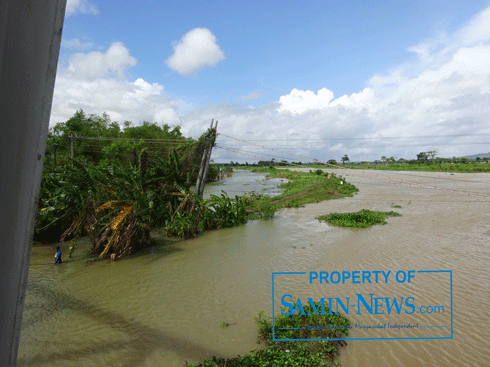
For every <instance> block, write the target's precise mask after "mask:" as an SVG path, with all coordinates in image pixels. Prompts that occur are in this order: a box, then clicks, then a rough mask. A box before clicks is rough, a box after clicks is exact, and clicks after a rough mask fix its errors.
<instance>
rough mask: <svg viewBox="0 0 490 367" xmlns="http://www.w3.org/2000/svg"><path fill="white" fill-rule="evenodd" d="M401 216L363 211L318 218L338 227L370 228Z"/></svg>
mask: <svg viewBox="0 0 490 367" xmlns="http://www.w3.org/2000/svg"><path fill="white" fill-rule="evenodd" d="M399 216H401V214H399V213H396V212H393V211H391V212H381V211H377V212H373V211H371V210H367V209H362V210H360V211H358V212H355V213H332V214H328V215H322V216H320V217H318V219H319V220H321V221H325V222H327V223H330V224H332V225H334V226H338V227H348V228H368V227H371V226H374V225H375V224H386V220H385V219H386V218H387V217H399Z"/></svg>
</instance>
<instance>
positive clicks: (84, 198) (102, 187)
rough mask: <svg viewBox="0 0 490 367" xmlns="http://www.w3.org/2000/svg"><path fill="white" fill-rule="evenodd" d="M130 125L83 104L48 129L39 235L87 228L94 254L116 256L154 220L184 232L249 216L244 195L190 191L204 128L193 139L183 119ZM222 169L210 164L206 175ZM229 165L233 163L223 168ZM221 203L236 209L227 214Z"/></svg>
mask: <svg viewBox="0 0 490 367" xmlns="http://www.w3.org/2000/svg"><path fill="white" fill-rule="evenodd" d="M124 126H125V128H124V129H123V130H121V129H120V127H119V124H117V123H114V122H111V121H110V118H109V117H108V116H107V115H105V114H104V115H103V116H102V117H98V116H96V115H90V116H86V115H85V113H84V112H83V111H81V110H80V111H77V112H76V113H75V116H74V117H72V118H71V119H69V120H68V121H66V122H64V123H58V124H56V126H55V127H54V128H51V129H50V132H49V136H48V146H47V150H46V159H45V164H44V169H43V175H42V180H41V190H40V195H39V200H38V210H37V213H36V224H35V234H34V239H35V240H36V241H38V242H55V241H59V240H61V241H63V240H64V239H65V238H66V237H70V236H71V237H75V238H77V237H79V236H82V235H88V236H89V238H90V241H91V243H92V252H93V253H94V254H96V255H99V256H100V257H105V256H110V257H111V258H113V259H116V258H119V257H122V256H126V255H128V254H131V253H133V252H136V251H138V250H140V249H142V248H145V247H148V246H150V245H151V244H152V240H151V238H150V228H151V227H160V228H162V227H166V228H168V229H169V233H170V234H176V235H179V236H181V237H183V238H185V237H190V236H193V235H195V234H196V233H197V232H198V231H199V228H203V229H204V230H206V229H209V228H221V227H227V226H232V225H238V224H241V223H243V222H244V220H243V219H241V217H245V215H246V214H245V211H244V209H240V208H242V207H243V205H242V204H240V203H241V202H238V203H231V199H224V198H217V197H215V198H213V199H212V200H210V201H207V202H205V201H203V200H201V199H200V198H199V197H197V196H196V195H195V194H194V193H193V192H191V184H192V183H193V182H195V180H196V178H197V174H198V170H199V165H200V162H201V157H202V153H203V150H204V144H205V142H204V139H205V135H206V133H205V134H203V136H201V138H199V139H198V140H193V139H189V138H185V137H184V136H182V134H181V133H180V129H179V128H178V127H175V128H170V127H169V126H168V125H163V126H158V125H157V124H150V123H146V122H145V123H143V125H142V126H138V127H133V126H131V123H130V122H127V121H126V122H125V123H124ZM151 139H158V140H157V141H155V140H151ZM72 146H73V148H72ZM72 152H73V153H72ZM72 155H73V158H72ZM220 171H222V170H220V169H219V167H218V166H216V165H212V166H211V167H210V170H209V173H208V179H209V178H210V179H216V178H218V176H219V174H220ZM229 173H230V169H229V168H227V169H226V170H223V172H222V174H225V175H226V174H229ZM240 205H241V206H240ZM223 207H225V208H227V209H229V210H233V212H232V213H229V215H228V216H225V215H224V214H223V210H222V208H223ZM190 212H192V215H188V214H189V213H190ZM237 214H238V215H237ZM245 221H246V220H245ZM182 223H184V224H185V223H188V226H187V227H186V226H185V225H183V224H182Z"/></svg>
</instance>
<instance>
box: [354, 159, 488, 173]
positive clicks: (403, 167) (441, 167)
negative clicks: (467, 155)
mask: <svg viewBox="0 0 490 367" xmlns="http://www.w3.org/2000/svg"><path fill="white" fill-rule="evenodd" d="M349 168H355V169H378V170H386V171H423V172H462V173H476V172H490V163H478V162H467V163H437V161H436V163H433V164H428V163H419V164H407V163H395V164H350V165H349Z"/></svg>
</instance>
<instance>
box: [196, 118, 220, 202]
mask: <svg viewBox="0 0 490 367" xmlns="http://www.w3.org/2000/svg"><path fill="white" fill-rule="evenodd" d="M217 126H218V121H216V126H215V127H214V128H213V123H212V122H211V135H210V137H209V139H208V144H207V150H206V161H205V165H204V173H203V177H202V181H201V186H200V187H199V192H198V193H197V194H198V195H199V197H200V198H201V199H202V196H203V194H204V186H205V185H206V179H207V177H208V169H209V161H210V160H211V151H212V150H213V145H214V141H215V140H216V127H217Z"/></svg>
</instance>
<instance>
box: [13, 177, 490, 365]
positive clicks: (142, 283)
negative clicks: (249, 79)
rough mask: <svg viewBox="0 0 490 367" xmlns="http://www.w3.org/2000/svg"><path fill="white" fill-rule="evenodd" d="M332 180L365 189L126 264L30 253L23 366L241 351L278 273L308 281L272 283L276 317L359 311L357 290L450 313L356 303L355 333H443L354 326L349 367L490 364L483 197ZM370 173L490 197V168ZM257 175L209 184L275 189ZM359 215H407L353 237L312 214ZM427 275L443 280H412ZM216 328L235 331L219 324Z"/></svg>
mask: <svg viewBox="0 0 490 367" xmlns="http://www.w3.org/2000/svg"><path fill="white" fill-rule="evenodd" d="M335 172H336V173H341V174H342V175H343V176H344V177H346V180H347V181H348V182H350V183H353V184H354V185H356V186H357V187H358V188H359V190H360V191H359V193H358V194H356V195H354V196H353V197H352V198H344V199H338V200H330V201H324V202H321V203H317V204H309V205H306V206H305V207H304V208H298V209H283V210H281V211H279V212H277V213H276V215H275V217H274V218H273V219H272V220H258V221H251V222H249V223H247V224H246V225H243V226H240V227H237V228H230V229H223V230H219V231H211V232H208V233H206V234H204V235H201V236H200V237H198V238H196V239H192V240H187V241H170V240H163V239H162V241H165V244H164V245H161V246H158V247H154V248H153V249H152V250H151V251H149V252H147V253H144V254H141V255H138V256H134V257H132V258H129V259H124V260H121V261H117V262H111V261H97V262H94V263H87V262H86V260H87V257H86V255H85V252H86V250H87V247H86V245H83V244H79V245H78V248H77V250H76V251H75V253H74V256H73V258H72V259H68V258H67V256H66V253H67V248H68V247H69V244H68V243H65V244H63V245H62V251H63V252H64V255H63V256H64V257H65V262H64V263H63V264H62V265H59V266H54V265H52V260H53V256H54V248H53V247H36V248H33V250H32V255H31V265H30V269H29V281H28V290H27V294H26V301H25V308H24V316H23V324H22V332H21V340H20V347H19V354H18V365H19V366H127V367H130V366H179V367H180V366H183V365H184V363H185V361H188V362H189V363H193V362H197V361H202V360H204V359H208V358H211V357H212V356H213V355H216V356H222V357H227V358H231V357H235V356H236V355H238V354H240V355H243V354H245V353H247V352H248V351H250V350H252V349H255V348H257V347H259V345H257V329H256V326H255V325H254V317H256V316H257V313H258V312H259V310H264V311H265V314H266V315H271V313H272V273H273V272H306V274H305V275H275V276H274V304H275V308H274V310H275V313H276V314H277V313H279V312H280V301H281V296H282V295H284V294H291V295H293V296H294V297H295V298H296V297H300V298H301V299H302V300H303V299H306V297H313V298H315V300H318V299H319V298H320V297H335V298H339V299H340V300H343V301H344V303H345V302H346V297H350V302H351V303H352V304H355V305H357V301H356V302H354V300H356V299H358V296H356V295H357V294H361V295H362V296H363V297H365V298H366V299H369V297H370V296H369V294H373V295H374V297H378V296H379V297H387V298H390V299H393V298H394V297H397V298H400V297H405V298H407V297H413V299H414V301H413V302H412V303H413V304H414V305H415V306H416V307H417V310H419V306H421V305H425V306H444V314H442V313H433V314H421V313H419V314H417V313H413V314H411V315H408V314H406V313H405V312H403V311H402V312H401V313H400V314H397V313H396V312H393V310H392V312H391V314H387V310H386V307H382V308H381V311H384V314H378V315H374V314H373V315H371V314H369V312H367V311H366V307H364V308H363V310H362V312H361V313H360V314H357V313H356V311H357V309H356V308H352V309H351V310H350V312H349V315H348V317H349V318H350V320H351V322H352V323H353V324H355V323H357V324H359V325H377V324H381V325H382V324H387V323H391V324H395V323H396V324H400V325H405V324H408V323H411V324H419V325H420V326H439V327H437V328H434V327H431V328H417V329H370V330H365V329H356V328H353V329H352V330H351V331H350V332H349V336H348V337H349V338H352V339H361V340H350V341H348V345H347V346H346V347H343V348H342V350H341V355H340V358H339V359H340V362H341V364H342V365H343V366H372V367H380V366H490V344H489V341H490V338H489V336H488V325H490V306H489V305H490V271H489V266H490V248H489V243H490V205H489V204H490V200H488V199H481V198H475V197H471V196H466V195H459V194H453V193H448V192H444V191H441V190H434V189H429V188H423V187H420V186H416V185H409V184H400V183H395V182H393V181H389V180H386V179H383V178H379V177H373V176H369V175H366V174H364V173H362V172H361V171H347V170H335ZM369 172H370V173H373V172H374V171H369ZM378 173H379V174H381V175H384V176H390V177H393V178H401V179H404V180H406V181H412V182H417V183H421V184H425V185H432V186H437V187H444V188H448V189H453V190H461V191H466V192H473V193H479V194H482V195H486V196H490V174H486V173H485V174H481V173H480V174H459V173H455V174H454V175H451V174H448V173H429V172H410V173H406V172H405V173H403V172H387V171H382V172H378ZM260 177H261V176H260V175H258V174H257V175H254V174H252V173H237V174H236V175H235V176H234V177H233V178H230V179H226V180H225V182H224V185H223V186H219V185H218V186H215V187H213V186H210V187H209V188H210V189H212V190H216V191H214V192H215V193H216V194H218V195H219V194H220V192H221V191H220V190H221V189H223V190H225V191H226V190H227V189H228V190H229V191H230V192H229V193H230V196H234V195H235V194H239V192H238V191H249V190H248V188H247V186H250V185H256V186H258V187H260V185H269V183H268V182H262V183H260V180H259V181H255V180H257V179H259V178H260ZM232 182H238V184H237V185H233V184H231V183H232ZM254 182H255V183H254ZM247 183H249V184H250V185H246V184H247ZM240 185H241V186H240ZM244 187H245V189H244ZM262 188H265V186H264V187H261V188H260V189H257V190H261V189H262ZM269 189H271V190H274V189H273V188H269ZM254 190H255V189H254ZM234 191H237V193H235V192H234ZM250 191H252V190H250ZM264 191H266V190H264ZM395 205H399V206H401V208H396V209H394V208H392V206H395ZM360 209H371V210H383V211H390V210H394V211H397V212H399V213H400V214H402V216H401V217H392V218H388V220H387V221H388V224H387V225H384V226H374V227H371V228H368V229H363V230H356V231H353V230H349V229H343V228H336V227H332V226H329V225H327V224H325V223H322V222H319V221H318V220H317V219H315V218H316V217H317V216H319V215H323V214H328V213H331V212H348V211H358V210H360ZM154 236H157V237H158V233H156V232H155V233H154ZM84 246H85V247H84ZM399 270H403V271H405V272H407V271H409V270H414V271H415V273H414V274H415V276H414V278H413V279H411V283H407V282H404V283H399V282H397V281H396V278H395V273H396V272H398V271H399ZM427 270H442V271H444V272H439V273H421V272H419V271H427ZM449 270H450V271H452V279H451V278H450V274H449V272H448V271H449ZM310 271H316V272H318V273H319V272H321V271H326V272H329V273H331V272H334V271H339V272H342V271H349V272H351V273H350V274H352V272H354V271H370V272H371V275H372V276H373V283H371V284H369V283H367V282H366V283H365V284H353V283H352V282H351V281H349V279H347V280H346V281H345V283H344V284H342V283H338V284H331V283H330V284H328V285H326V284H319V283H318V282H314V283H313V284H311V285H310V284H309V283H308V282H307V281H306V280H307V276H308V273H309V272H310ZM374 271H384V272H385V273H388V271H391V273H390V275H389V276H388V282H387V283H385V282H384V280H383V278H382V277H380V279H379V282H378V283H375V282H374ZM451 283H452V284H451ZM451 288H452V292H451ZM451 293H452V296H451ZM451 303H452V307H451ZM360 309H361V307H359V311H360ZM404 309H405V310H406V309H407V307H405V308H404ZM341 311H342V310H341ZM378 311H379V310H378ZM342 312H343V311H342ZM343 313H345V312H343ZM223 322H226V323H229V324H231V325H230V326H228V327H224V328H222V327H221V324H222V323H223ZM441 326H442V327H441ZM451 326H452V328H451ZM451 331H452V333H451ZM451 334H452V335H451ZM451 336H452V339H447V338H451ZM390 338H391V339H390ZM400 338H408V339H400ZM422 338H425V339H422ZM427 338H446V339H427ZM366 339H377V340H366Z"/></svg>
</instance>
